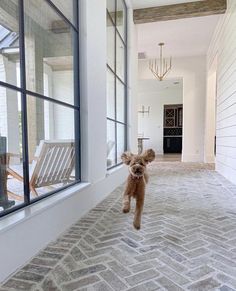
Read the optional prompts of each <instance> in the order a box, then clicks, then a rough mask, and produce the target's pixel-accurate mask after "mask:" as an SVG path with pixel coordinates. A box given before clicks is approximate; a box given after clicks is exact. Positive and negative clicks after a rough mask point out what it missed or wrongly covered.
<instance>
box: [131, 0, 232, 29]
mask: <svg viewBox="0 0 236 291" xmlns="http://www.w3.org/2000/svg"><path fill="white" fill-rule="evenodd" d="M226 8H227V0H203V1H196V2H188V3H182V4H174V5H166V6H159V7H150V8H143V9H135V10H134V23H135V24H141V23H148V22H157V21H166V20H174V19H181V18H191V17H199V16H208V15H213V14H223V13H225V11H226Z"/></svg>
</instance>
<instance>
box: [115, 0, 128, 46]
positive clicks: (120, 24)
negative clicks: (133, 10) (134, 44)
mask: <svg viewBox="0 0 236 291" xmlns="http://www.w3.org/2000/svg"><path fill="white" fill-rule="evenodd" d="M125 11H126V9H125V7H124V1H123V0H117V12H116V27H117V29H118V31H119V33H120V35H121V37H122V39H123V40H124V41H125V19H126V16H125V13H126V12H125Z"/></svg>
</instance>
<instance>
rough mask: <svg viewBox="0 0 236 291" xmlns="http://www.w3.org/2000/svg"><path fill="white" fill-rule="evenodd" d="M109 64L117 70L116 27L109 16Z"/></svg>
mask: <svg viewBox="0 0 236 291" xmlns="http://www.w3.org/2000/svg"><path fill="white" fill-rule="evenodd" d="M107 64H108V65H109V66H110V67H111V69H112V70H113V71H114V70H115V27H114V26H113V24H112V23H111V20H110V18H109V16H108V15H107Z"/></svg>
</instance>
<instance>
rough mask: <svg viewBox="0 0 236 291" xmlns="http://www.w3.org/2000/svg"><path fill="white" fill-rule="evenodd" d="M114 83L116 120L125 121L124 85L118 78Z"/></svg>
mask: <svg viewBox="0 0 236 291" xmlns="http://www.w3.org/2000/svg"><path fill="white" fill-rule="evenodd" d="M116 84H117V85H116V90H117V94H116V103H117V104H116V110H117V113H116V117H117V120H118V121H120V122H125V86H124V85H123V84H122V83H121V82H120V80H119V79H117V80H116Z"/></svg>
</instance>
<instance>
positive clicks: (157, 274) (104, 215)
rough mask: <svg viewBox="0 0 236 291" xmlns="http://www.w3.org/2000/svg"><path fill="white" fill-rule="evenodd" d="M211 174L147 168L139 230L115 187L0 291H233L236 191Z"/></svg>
mask: <svg viewBox="0 0 236 291" xmlns="http://www.w3.org/2000/svg"><path fill="white" fill-rule="evenodd" d="M211 168H212V167H211V165H203V164H184V163H179V162H175V163H169V162H164V163H154V164H153V165H150V168H149V172H150V176H151V177H150V184H149V185H148V187H147V193H146V202H145V209H144V214H143V223H142V228H141V230H140V231H135V230H134V229H133V227H132V218H133V214H132V213H131V214H127V215H125V214H122V213H121V194H122V191H123V186H122V187H119V188H118V189H117V190H116V191H114V192H113V193H112V194H111V195H110V196H109V197H108V198H107V199H105V200H104V201H103V202H102V203H100V204H99V205H98V206H97V207H96V208H94V209H93V210H91V211H90V212H89V213H88V214H87V215H86V216H85V217H84V218H83V219H81V220H80V221H78V222H77V223H76V224H74V225H73V226H72V227H71V228H70V229H69V230H68V231H67V232H66V233H64V234H63V235H62V236H61V237H60V238H59V239H58V240H57V241H56V242H53V243H51V244H50V245H48V247H47V248H46V249H44V250H43V251H42V252H40V253H39V254H38V256H36V257H35V258H33V259H32V260H31V261H30V262H29V263H28V264H27V265H26V266H25V267H23V268H22V269H21V270H19V271H18V272H17V273H16V274H15V275H14V276H13V277H12V278H11V279H9V280H8V281H7V282H5V284H4V285H3V286H2V289H1V288H0V290H2V291H3V290H4V291H6V290H37V291H42V290H45V291H46V290H48V291H49V290H50V291H52V290H62V291H72V290H84V291H85V290H102V291H106V290H133V291H134V290H136V291H139V290H140V291H145V290H171V291H174V290H201V291H203V290H221V291H226V290H234V289H236V186H233V185H232V184H231V183H229V182H228V181H227V180H225V179H224V178H223V177H222V176H220V175H219V174H218V173H216V172H215V171H213V170H211ZM29 239H30V238H29Z"/></svg>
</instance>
